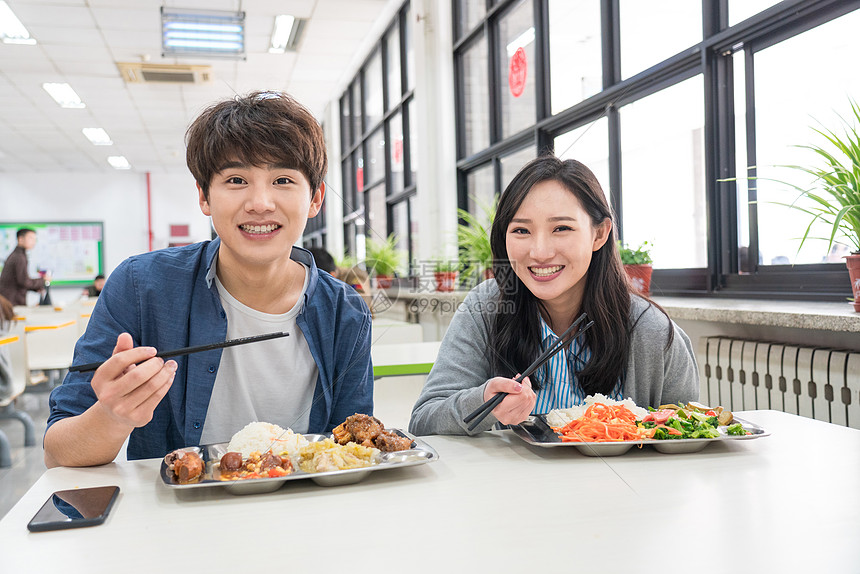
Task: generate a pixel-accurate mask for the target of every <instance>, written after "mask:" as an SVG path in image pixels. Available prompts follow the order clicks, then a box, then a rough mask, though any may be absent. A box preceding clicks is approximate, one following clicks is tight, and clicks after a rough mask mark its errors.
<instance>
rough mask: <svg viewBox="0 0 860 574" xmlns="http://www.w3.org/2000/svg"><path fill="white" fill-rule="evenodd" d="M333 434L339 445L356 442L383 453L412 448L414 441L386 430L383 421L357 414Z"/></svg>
mask: <svg viewBox="0 0 860 574" xmlns="http://www.w3.org/2000/svg"><path fill="white" fill-rule="evenodd" d="M332 434H333V435H334V439H335V440H336V441H337V442H338V444H346V443H349V442H354V443H357V444H360V445H361V446H366V447H375V448H378V449H379V450H381V451H382V452H394V451H398V450H408V449H410V448H412V439H410V438H407V437H402V436H400V435H399V434H397V433H396V432H394V431H391V430H385V425H383V424H382V421H380V420H379V419H378V418H376V417H372V416H370V415H362V414H358V413H356V414H354V415H352V416H349V417H346V420H345V421H344V422H343V423H341V424H339V425H338V426H337V427H335V428H334V430H333V431H332Z"/></svg>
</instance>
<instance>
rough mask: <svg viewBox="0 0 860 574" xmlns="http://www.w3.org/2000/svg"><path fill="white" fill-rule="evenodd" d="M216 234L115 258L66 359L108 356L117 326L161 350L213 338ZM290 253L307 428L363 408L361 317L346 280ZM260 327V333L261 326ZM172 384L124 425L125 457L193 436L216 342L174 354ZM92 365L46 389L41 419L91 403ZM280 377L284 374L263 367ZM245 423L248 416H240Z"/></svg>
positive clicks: (369, 401)
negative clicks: (132, 424) (303, 347)
mask: <svg viewBox="0 0 860 574" xmlns="http://www.w3.org/2000/svg"><path fill="white" fill-rule="evenodd" d="M220 244H221V242H220V240H218V239H216V240H214V241H205V242H202V243H195V244H193V245H189V246H185V247H176V248H169V249H162V250H159V251H153V252H151V253H145V254H142V255H136V256H134V257H130V258H129V259H126V260H125V261H124V262H122V263H121V264H120V265H119V266H118V267H117V268H116V270H114V272H113V273H111V276H110V279H109V281H108V282H107V283H106V284H105V287H104V289H103V290H102V293H101V295H100V296H99V299H98V302H97V303H96V306H95V308H94V309H93V313H92V317H91V318H90V321H89V324H88V325H87V331H86V333H85V334H84V335H83V336H82V337H81V338H80V339H79V340H78V343H77V344H76V345H75V358H74V364H84V363H93V362H97V361H103V360H106V359H108V358H109V357H110V356H111V353H112V352H113V348H114V346H115V345H116V339H117V336H118V335H119V334H120V333H123V332H127V333H130V334H131V336H132V338H133V339H134V345H135V346H150V347H155V348H156V349H158V350H159V351H169V350H171V349H179V348H182V347H189V346H195V345H204V344H208V343H213V342H217V341H223V340H225V339H226V336H227V318H226V315H225V313H224V309H223V308H222V306H221V299H220V297H219V296H218V290H217V287H216V286H215V282H214V276H215V269H214V264H213V263H214V261H215V257H216V255H217V253H218V247H219V246H220ZM290 257H291V258H292V259H294V260H296V261H299V262H301V263H303V264H305V265H306V266H307V267H309V268H310V280H309V283H308V288H307V290H306V292H305V295H304V297H305V300H304V304H303V306H302V311H301V313H300V314H299V315H298V316H297V317H296V323H297V325H298V327H299V328H300V329H301V331H302V334H303V335H304V337H305V339H306V341H307V344H308V347H309V348H310V352H311V355H312V356H313V358H314V361H315V362H316V365H317V368H318V369H319V377H318V378H317V384H316V388H315V390H314V398H313V406H312V407H311V412H310V421H309V428H308V431H307V432H310V433H328V432H330V431H331V429H332V428H334V427H335V426H337V425H338V424H340V423H341V422H343V421H344V419H346V417H348V416H349V415H352V414H354V413H366V414H373V367H372V365H371V362H370V342H371V317H370V311H369V310H368V309H367V305H366V304H365V303H364V301H363V300H362V299H361V296H360V295H359V294H358V293H357V292H356V291H355V290H354V289H352V287H350V286H349V285H346V284H345V283H343V282H341V281H338V280H337V279H335V278H333V277H332V276H331V275H329V274H328V273H326V272H324V271H318V270H317V267H316V264H315V263H314V260H313V257H312V256H311V254H310V253H309V252H308V251H306V250H304V249H301V248H298V247H294V248H293V251H292V254H291V255H290ZM261 334H262V333H261ZM173 360H175V361H176V362H177V364H178V367H177V370H176V376H175V378H174V380H173V385H172V386H171V388H170V390H169V391H168V393H167V396H166V397H165V398H164V399H162V401H161V403H160V404H159V405H158V407H156V409H155V412H154V413H153V416H152V420H151V421H150V422H149V423H148V424H146V425H145V426H143V427H140V428H137V429H135V430H134V431H133V432H132V433H131V437H130V438H129V444H128V458H129V459H139V458H154V457H161V456H164V455H165V454H166V453H168V452H169V451H171V450H173V449H176V448H179V447H183V446H190V445H198V444H199V441H200V435H201V433H202V432H203V422H204V421H205V420H206V411H207V410H208V408H209V399H210V397H211V395H212V388H213V386H214V385H215V376H216V375H217V373H218V366H219V364H220V362H221V349H215V350H211V351H205V352H200V353H195V354H192V355H185V356H181V357H176V358H174V359H173ZM92 376H93V374H92V373H69V374H68V375H67V376H66V379H65V380H64V381H63V384H62V385H61V386H59V387H57V388H56V389H54V391H53V392H52V393H51V401H50V406H51V414H50V416H49V417H48V426H49V427H50V426H51V425H52V424H54V423H55V422H57V421H58V420H60V419H62V418H66V417H70V416H76V415H79V414H81V413H83V412H84V411H86V410H87V409H88V408H89V407H91V406H92V405H93V404H94V403H95V402H96V400H97V399H96V396H95V393H94V392H93V388H92V386H91V385H90V380H91V379H92ZM272 376H273V377H282V378H283V379H284V380H285V381H286V383H287V384H289V380H290V373H288V372H287V373H272ZM248 422H252V421H248Z"/></svg>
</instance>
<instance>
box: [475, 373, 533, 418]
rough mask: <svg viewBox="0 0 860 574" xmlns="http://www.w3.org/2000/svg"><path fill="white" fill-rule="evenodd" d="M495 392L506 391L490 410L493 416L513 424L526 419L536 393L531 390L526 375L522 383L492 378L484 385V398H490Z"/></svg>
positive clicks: (486, 399)
mask: <svg viewBox="0 0 860 574" xmlns="http://www.w3.org/2000/svg"><path fill="white" fill-rule="evenodd" d="M496 393H508V396H506V397H505V398H504V400H502V402H501V403H499V405H498V406H497V407H496V408H494V409H493V411H492V412H493V416H495V417H496V419H498V421H499V422H500V423H502V424H504V425H515V424H519V423H521V422H523V421H524V420H526V419H527V418H528V417H529V414H531V412H532V409H534V407H535V402H536V401H537V395H535V392H534V391H533V390H532V384H531V381H530V380H529V378H528V377H526V378H525V379H523V382H522V383H518V382H516V381H515V380H513V379H506V378H504V377H495V378H492V379H490V380H489V382H488V383H487V386H486V387H484V400H485V401H488V400H490V399H491V398H493V397H494V396H495V395H496Z"/></svg>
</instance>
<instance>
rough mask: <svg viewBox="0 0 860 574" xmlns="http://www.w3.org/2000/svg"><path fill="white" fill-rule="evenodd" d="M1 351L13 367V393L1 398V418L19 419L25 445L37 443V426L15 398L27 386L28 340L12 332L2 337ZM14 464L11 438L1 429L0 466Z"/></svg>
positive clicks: (28, 372)
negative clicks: (17, 407)
mask: <svg viewBox="0 0 860 574" xmlns="http://www.w3.org/2000/svg"><path fill="white" fill-rule="evenodd" d="M0 353H3V354H4V355H6V357H8V359H9V364H10V367H11V370H10V375H11V393H10V394H9V395H8V396H6V397H5V398H3V399H0V419H17V420H19V421H21V424H23V425H24V446H35V445H36V427H35V425H34V424H33V419H32V418H30V415H28V414H27V413H25V412H23V411H19V410H17V409H16V408H15V399H17V398H18V397H19V396H20V395H21V393H23V392H24V391H25V390H26V388H27V383H28V382H29V379H30V368H29V366H28V365H27V341H26V339H25V338H24V337H23V336H22V335H21V334H18V333H15V332H12V333H8V334H6V335H4V336H2V337H0ZM10 466H12V457H11V448H10V446H9V440H8V438H7V437H6V435H5V434H4V433H3V431H0V468H7V467H10Z"/></svg>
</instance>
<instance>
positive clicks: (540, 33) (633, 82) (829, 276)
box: [452, 0, 860, 301]
mask: <svg viewBox="0 0 860 574" xmlns="http://www.w3.org/2000/svg"><path fill="white" fill-rule="evenodd" d="M517 2H518V0H500V1H496V2H493V1H492V0H487V4H486V6H487V11H486V15H485V16H484V18H483V19H482V20H481V21H479V22H478V23H477V24H475V25H474V26H473V27H472V28H471V29H469V30H460V13H459V6H460V2H459V1H458V0H452V14H453V18H452V20H453V27H454V28H453V31H454V47H453V58H454V69H455V82H454V86H455V90H456V93H455V110H456V114H457V184H458V185H457V188H458V206H459V207H461V208H463V209H468V201H467V197H468V193H469V190H467V189H466V187H467V183H466V182H467V176H468V174H469V173H470V172H471V171H473V170H475V169H478V168H481V167H483V166H485V165H487V163H489V162H492V163H493V164H494V165H495V170H494V172H495V190H494V191H495V193H496V194H499V193H501V192H502V189H501V188H500V169H499V160H500V158H501V157H503V156H505V155H508V154H510V153H513V152H515V151H517V150H519V149H522V148H523V147H527V146H533V149H534V150H535V156H537V155H538V154H539V153H542V152H544V151H547V150H549V151H552V150H553V141H554V138H555V137H556V136H558V135H560V134H563V133H565V132H567V131H569V130H571V129H574V128H576V127H581V126H584V125H588V124H589V123H590V122H592V121H594V120H595V119H597V118H599V117H601V116H606V117H607V119H608V130H609V133H608V141H609V149H608V150H607V151H608V154H609V156H608V157H609V185H610V190H609V197H610V203H611V204H612V207H613V209H614V210H615V212H616V218H617V222H618V223H619V238H621V239H623V232H624V230H623V228H622V227H621V222H623V218H622V215H623V207H624V205H623V199H624V195H623V181H622V179H621V164H622V161H623V158H622V156H621V139H620V138H621V126H620V118H619V110H620V108H621V107H623V106H624V105H626V104H629V103H631V102H634V101H637V100H639V99H642V98H644V97H646V96H648V95H651V94H654V93H655V92H658V91H660V90H662V89H664V88H667V87H669V86H672V85H675V84H677V83H679V82H681V81H684V80H686V79H689V78H692V77H695V76H698V75H702V77H703V80H704V86H705V90H704V91H705V94H704V100H705V101H704V109H705V117H704V128H705V129H704V136H705V177H706V181H705V194H706V209H707V213H706V222H707V246H708V247H707V267H702V268H685V269H655V270H654V272H653V278H652V292H653V293H655V294H659V295H667V296H668V295H679V296H683V295H696V296H703V295H704V296H712V297H740V298H761V299H798V300H830V301H844V300H845V298H846V297H850V296H851V288H850V283H849V282H848V281H847V280H846V278H847V275H846V271H845V268H844V267H842V266H839V265H834V264H811V265H796V266H791V265H766V266H764V265H762V266H759V265H758V264H757V263H755V262H754V263H753V264H752V265H753V268H752V269H751V270H750V272H749V273H741V272H740V271H741V270H739V268H738V252H739V241H738V217H737V195H736V193H735V190H734V187H733V182H731V181H725V180H727V179H731V178H734V177H743V176H745V175H746V174H745V173H744V174H740V175H739V174H737V169H736V166H735V159H734V158H735V126H734V109H733V106H734V100H733V98H734V96H733V94H734V85H733V83H734V78H733V75H732V54H733V53H734V51H735V50H744V51H745V54H746V58H747V59H746V63H747V66H746V74H747V76H748V78H747V82H746V85H747V88H748V92H747V94H746V103H745V105H746V117H747V122H748V126H747V130H746V133H747V142H746V143H747V158H748V163H749V164H750V165H755V161H754V160H755V129H754V108H755V100H754V91H753V90H754V67H753V66H754V54H755V52H757V51H759V50H762V49H765V48H767V47H769V46H772V45H774V44H776V43H778V42H780V41H782V40H786V39H788V38H792V37H794V36H796V35H798V34H801V33H803V32H805V31H807V30H810V29H812V28H814V27H815V26H818V25H820V24H823V23H826V22H828V21H830V20H833V19H835V18H838V17H839V16H842V15H845V14H847V13H849V12H852V11H854V10H858V9H860V0H785V1H783V2H780V3H778V4H775V5H773V6H771V7H769V8H767V9H765V10H763V11H761V12H760V13H758V14H756V15H754V16H752V17H750V18H747V19H745V20H743V21H741V22H738V23H736V24H735V25H733V26H731V27H730V26H728V0H701V6H702V28H703V34H702V37H703V39H702V40H701V41H700V42H699V43H697V44H694V45H693V46H690V47H688V48H686V49H684V50H682V51H681V52H679V53H677V54H675V55H674V56H672V57H669V58H667V59H665V60H663V61H662V62H659V63H658V64H656V65H654V66H652V67H650V68H648V69H646V70H643V71H641V72H639V73H637V74H636V75H634V76H631V77H629V78H626V79H624V80H622V79H621V64H620V61H621V59H620V53H621V51H620V46H621V44H620V8H619V0H600V4H601V46H602V68H603V89H602V91H601V92H599V93H597V94H595V95H593V96H591V97H589V98H587V99H585V100H583V101H580V102H578V103H576V104H574V105H573V106H571V107H569V108H567V109H565V110H562V111H560V112H559V113H557V114H555V115H551V112H550V110H551V106H550V94H551V90H550V87H551V86H550V82H551V78H550V68H549V58H550V53H549V26H548V18H549V0H534V2H535V4H534V10H535V18H534V21H535V42H536V49H535V54H536V57H537V60H538V61H537V62H536V73H535V83H536V86H535V89H536V90H537V94H536V96H537V97H536V101H537V109H536V116H537V117H536V121H535V124H534V126H532V128H530V129H526V130H523V131H521V132H519V133H517V134H513V135H512V136H511V137H509V138H507V139H504V140H501V139H500V138H499V133H500V130H501V126H500V123H499V119H500V118H499V116H500V113H501V112H500V109H499V105H498V101H497V98H496V96H495V95H494V94H496V92H497V91H498V89H499V88H498V87H499V86H500V85H501V82H500V71H499V70H498V69H497V68H498V65H497V63H496V62H495V60H496V51H497V49H498V46H497V42H498V39H497V37H496V36H494V34H495V22H496V21H497V20H498V18H500V17H501V16H502V15H504V14H506V13H507V11H509V10H510V9H511V7H512V6H514V5H515V4H516V3H517ZM481 35H484V36H485V37H486V38H487V40H488V45H487V54H488V58H489V62H488V64H489V66H490V70H489V76H490V77H489V78H488V81H489V82H490V84H491V85H492V86H496V89H493V90H491V95H490V98H489V100H490V101H489V102H487V104H488V114H489V122H490V128H489V129H490V145H489V146H488V147H487V148H485V149H483V150H479V151H476V152H475V153H473V154H471V155H469V156H468V157H464V150H465V145H464V144H465V124H464V122H463V121H461V120H460V118H462V117H463V110H464V92H463V85H464V78H463V69H462V65H461V61H462V58H461V55H462V53H463V52H464V50H465V49H466V48H467V47H468V46H470V45H472V43H473V42H474V41H475V40H476V39H477V38H478V37H479V36H481ZM744 171H746V170H744ZM751 175H754V173H753V174H751ZM752 199H754V197H750V200H752ZM755 215H756V213H755V206H754V204H753V205H752V206H751V208H750V222H751V230H750V243H751V244H750V246H749V248H750V252H751V253H757V252H758V247H757V238H758V233H757V228H756V218H755Z"/></svg>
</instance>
